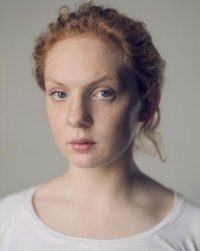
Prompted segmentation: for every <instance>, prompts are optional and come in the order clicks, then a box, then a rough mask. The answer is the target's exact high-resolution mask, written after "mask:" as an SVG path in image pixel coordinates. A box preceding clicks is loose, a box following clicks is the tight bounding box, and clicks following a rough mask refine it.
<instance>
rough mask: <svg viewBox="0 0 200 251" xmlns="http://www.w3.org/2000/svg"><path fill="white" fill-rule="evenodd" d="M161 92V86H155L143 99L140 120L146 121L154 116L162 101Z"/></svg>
mask: <svg viewBox="0 0 200 251" xmlns="http://www.w3.org/2000/svg"><path fill="white" fill-rule="evenodd" d="M160 98H161V93H160V89H159V88H154V89H152V90H151V92H150V93H149V95H148V96H147V97H146V98H145V99H144V100H143V102H142V107H141V111H140V114H139V121H140V122H145V121H148V120H149V119H150V118H152V117H153V115H154V113H155V112H156V111H157V109H158V106H159V103H160Z"/></svg>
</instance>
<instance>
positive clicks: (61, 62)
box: [45, 35, 141, 168]
mask: <svg viewBox="0 0 200 251" xmlns="http://www.w3.org/2000/svg"><path fill="white" fill-rule="evenodd" d="M126 68H128V65H126V62H125V60H124V56H123V54H122V51H121V50H120V49H119V48H118V47H117V46H116V45H111V44H108V43H105V42H103V41H101V40H100V39H98V38H96V37H94V36H91V35H79V36H76V37H72V38H68V39H64V40H62V41H59V42H57V43H56V44H55V45H54V46H53V47H52V48H51V50H50V51H49V52H48V55H47V58H46V61H45V79H46V81H45V87H46V109H47V114H48V118H49V122H50V126H51V129H52V132H53V135H54V138H55V141H56V143H57V145H58V147H59V149H60V151H61V152H62V154H63V155H64V156H65V158H66V159H67V160H68V161H69V166H76V167H80V168H92V167H100V166H101V167H108V166H110V165H113V163H118V162H120V161H121V160H122V159H123V158H126V157H130V152H131V151H132V144H133V140H134V136H135V134H136V131H137V129H138V126H139V123H138V113H139V110H140V108H141V103H140V100H139V97H138V94H137V91H136V88H135V83H134V79H133V78H132V77H130V78H127V76H126V77H124V79H123V78H122V77H119V75H120V74H121V75H123V72H124V69H126ZM106 73H109V74H113V75H115V76H117V79H115V80H112V81H110V82H109V83H107V82H105V83H104V82H102V83H100V84H99V85H98V87H95V88H94V90H92V94H94V95H93V96H92V95H90V94H91V92H90V91H91V88H90V87H89V84H88V83H91V82H93V81H95V80H97V79H99V78H100V77H101V76H103V75H105V74H106ZM124 75H125V74H124ZM49 78H51V79H54V80H55V81H57V82H59V83H62V84H63V86H59V85H57V84H56V83H55V82H53V81H49ZM123 82H124V83H123ZM116 83H118V85H121V86H122V88H118V87H117V88H116V86H118V85H117V84H116ZM124 86H125V87H124ZM105 87H106V89H107V87H111V88H112V89H114V91H116V90H119V93H118V94H117V95H116V97H115V98H113V99H106V98H102V96H101V93H99V89H100V90H102V89H105ZM123 87H124V88H123ZM89 88H90V89H89ZM52 90H57V91H63V92H65V93H67V97H66V98H64V99H63V100H59V101H58V100H55V96H54V97H53V96H49V94H50V93H51V91H52ZM95 92H98V94H95ZM88 119H89V124H87V125H86V124H84V121H87V120H88ZM82 137H84V138H89V139H92V140H94V141H95V142H96V145H95V146H94V148H93V149H92V150H91V151H89V152H88V153H84V154H83V153H78V152H75V151H73V150H72V149H71V147H70V146H69V145H68V144H67V143H68V142H69V141H70V140H72V139H73V138H82Z"/></svg>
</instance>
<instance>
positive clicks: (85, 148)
mask: <svg viewBox="0 0 200 251" xmlns="http://www.w3.org/2000/svg"><path fill="white" fill-rule="evenodd" d="M70 145H71V147H72V149H73V150H75V151H77V152H83V153H84V152H89V151H90V150H91V149H92V148H93V146H94V145H95V144H94V143H82V144H79V143H71V144H70Z"/></svg>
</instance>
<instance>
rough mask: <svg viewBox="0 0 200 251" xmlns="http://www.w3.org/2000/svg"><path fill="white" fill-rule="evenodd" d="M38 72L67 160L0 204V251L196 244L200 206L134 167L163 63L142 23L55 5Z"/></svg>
mask: <svg viewBox="0 0 200 251" xmlns="http://www.w3.org/2000/svg"><path fill="white" fill-rule="evenodd" d="M33 56H34V59H35V73H36V79H37V82H38V84H39V86H40V87H41V88H42V90H43V91H44V93H45V101H46V110H47V114H48V119H49V123H50V126H51V129H52V132H53V136H54V138H55V141H56V144H57V145H58V147H59V149H60V151H61V152H62V154H63V155H64V156H65V158H66V159H67V160H68V169H67V171H66V173H65V174H64V175H61V176H59V177H56V178H55V179H53V180H51V181H49V182H47V183H44V184H40V185H39V186H35V187H33V188H30V189H28V190H26V191H21V192H19V193H16V194H12V195H10V196H8V197H6V198H4V199H3V200H2V201H1V202H0V215H1V219H0V247H1V250H3V251H4V250H6V251H7V250H14V251H18V250H20V251H22V250H43V251H44V250H59V251H61V250H76V251H79V250H102V249H103V250H137V251H140V250H154V251H156V250H159V251H161V250H166V251H167V250H187V251H188V250H191V251H194V250H196V251H197V250H200V209H199V208H198V207H197V206H195V205H194V204H192V203H191V202H189V201H188V200H187V199H186V198H185V197H183V196H182V195H180V194H178V193H176V192H174V191H172V190H171V189H169V188H166V187H164V186H163V185H161V184H159V183H157V182H156V181H154V180H152V179H151V178H149V177H148V176H146V175H145V174H143V173H142V172H141V171H140V170H139V169H138V167H137V165H136V163H135V161H134V157H133V150H134V148H135V147H136V139H138V138H139V136H141V135H144V136H146V137H147V138H148V139H150V140H151V141H152V143H153V144H154V146H155V149H156V150H157V152H158V154H159V155H160V157H161V158H162V156H161V154H160V150H159V147H158V142H157V141H156V131H155V129H156V127H157V126H158V124H159V101H160V95H161V89H162V85H163V71H164V66H165V62H164V60H163V59H162V58H161V56H160V54H159V53H158V51H157V49H156V48H155V46H154V45H153V42H152V39H151V36H150V34H149V33H148V31H147V30H146V28H145V25H144V24H143V23H141V22H139V21H136V20H132V19H130V18H128V17H126V16H124V15H122V14H119V13H118V12H117V11H116V10H114V9H106V8H103V7H100V6H94V5H92V4H91V3H89V4H83V5H82V6H80V8H79V9H78V10H77V11H76V12H69V11H68V8H66V7H62V8H61V9H60V13H59V17H58V19H57V21H56V22H55V23H51V24H50V25H49V28H48V30H47V31H46V32H45V33H43V34H42V35H41V36H40V37H39V38H38V40H37V41H36V46H35V50H34V53H33Z"/></svg>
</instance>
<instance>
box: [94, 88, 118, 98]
mask: <svg viewBox="0 0 200 251" xmlns="http://www.w3.org/2000/svg"><path fill="white" fill-rule="evenodd" d="M94 96H95V97H97V98H100V99H111V98H113V97H114V96H115V91H113V90H111V89H103V90H100V91H98V92H96V93H95V94H94Z"/></svg>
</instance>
